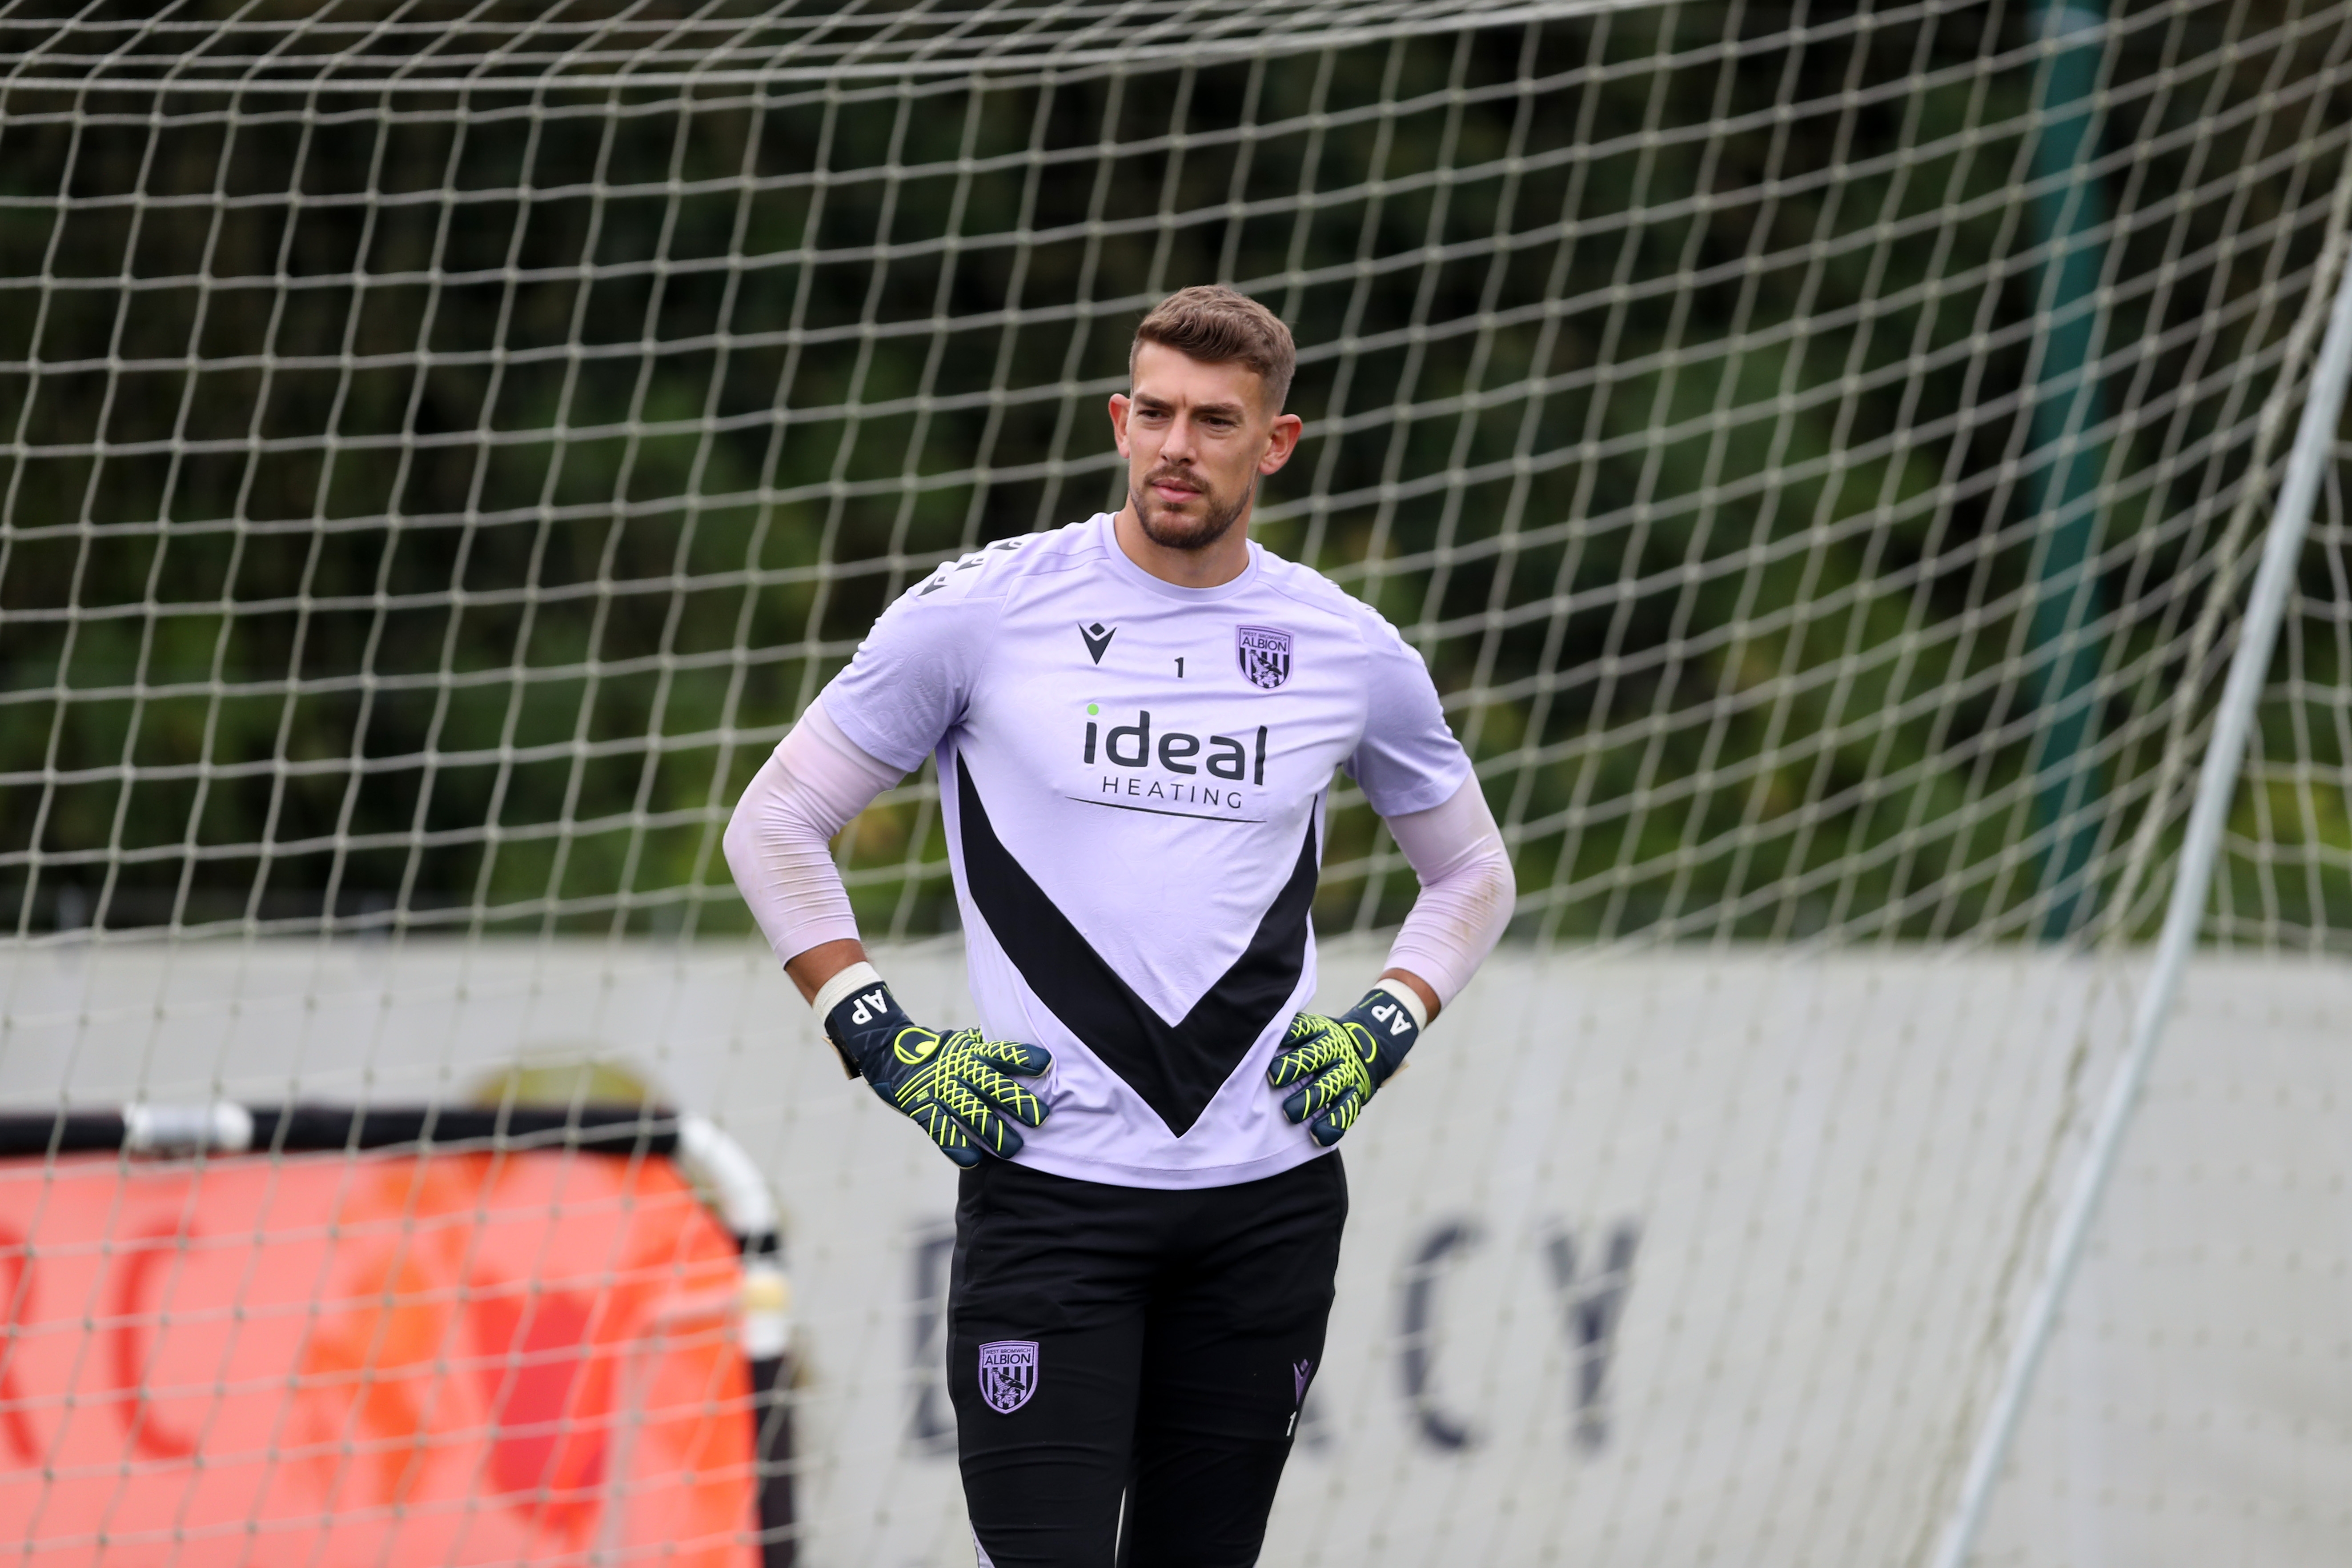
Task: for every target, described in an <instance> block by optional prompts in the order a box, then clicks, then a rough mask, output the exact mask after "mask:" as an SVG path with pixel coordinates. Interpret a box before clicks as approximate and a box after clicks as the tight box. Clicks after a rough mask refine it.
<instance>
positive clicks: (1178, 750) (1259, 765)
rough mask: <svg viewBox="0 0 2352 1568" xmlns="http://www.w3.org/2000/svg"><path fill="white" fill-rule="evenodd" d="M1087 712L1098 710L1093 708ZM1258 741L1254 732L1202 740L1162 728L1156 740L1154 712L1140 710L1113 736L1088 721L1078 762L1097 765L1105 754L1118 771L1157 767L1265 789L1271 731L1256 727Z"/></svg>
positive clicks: (1114, 730) (1116, 726)
mask: <svg viewBox="0 0 2352 1568" xmlns="http://www.w3.org/2000/svg"><path fill="white" fill-rule="evenodd" d="M1094 711H1095V707H1094V705H1092V704H1089V705H1088V707H1087V712H1089V713H1092V712H1094ZM1250 735H1251V731H1243V732H1242V734H1240V735H1209V736H1205V737H1203V736H1200V735H1195V734H1192V733H1190V732H1189V731H1183V730H1169V729H1162V730H1161V731H1160V732H1159V735H1158V737H1157V739H1156V741H1155V738H1154V736H1153V734H1152V730H1151V712H1150V710H1149V709H1145V710H1139V712H1137V714H1136V715H1135V722H1134V723H1132V724H1114V725H1112V726H1111V727H1110V730H1109V731H1108V733H1105V732H1104V731H1103V730H1102V727H1101V726H1100V725H1098V724H1097V723H1096V722H1095V721H1093V720H1092V719H1089V720H1087V734H1086V741H1085V742H1084V743H1083V744H1082V745H1081V746H1080V747H1079V749H1078V760H1079V761H1081V762H1084V763H1088V764H1091V763H1093V762H1094V761H1095V759H1096V757H1097V755H1099V756H1100V757H1101V758H1102V760H1103V761H1104V762H1106V763H1109V764H1110V765H1111V766H1113V767H1118V768H1149V767H1152V766H1155V765H1157V766H1158V767H1159V768H1160V769H1161V770H1162V771H1164V772H1167V773H1184V774H1191V775H1198V774H1201V773H1207V774H1208V776H1209V777H1211V778H1219V779H1224V780H1226V781H1228V782H1229V783H1233V784H1243V783H1248V784H1264V783H1265V737H1266V726H1265V725H1264V724H1259V725H1256V726H1255V740H1250V739H1247V738H1246V737H1249V736H1250Z"/></svg>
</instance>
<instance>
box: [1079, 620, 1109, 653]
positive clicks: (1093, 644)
mask: <svg viewBox="0 0 2352 1568" xmlns="http://www.w3.org/2000/svg"><path fill="white" fill-rule="evenodd" d="M1078 636H1079V637H1083V638H1085V639H1086V644H1087V657H1088V658H1092V659H1093V660H1094V661H1095V662H1096V663H1097V664H1100V663H1101V662H1102V656H1103V655H1104V654H1105V653H1106V652H1108V651H1109V648H1110V639H1111V638H1113V637H1117V636H1118V627H1117V626H1104V625H1103V624H1102V623H1101V622H1100V621H1097V622H1096V623H1095V624H1094V625H1093V626H1080V627H1079V628H1078Z"/></svg>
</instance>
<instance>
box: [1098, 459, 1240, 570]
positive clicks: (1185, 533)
mask: <svg viewBox="0 0 2352 1568" xmlns="http://www.w3.org/2000/svg"><path fill="white" fill-rule="evenodd" d="M1174 472H1175V470H1173V469H1155V470H1154V471H1153V472H1151V473H1150V474H1149V475H1146V476H1145V478H1144V482H1143V483H1142V484H1136V483H1133V482H1132V481H1130V482H1129V485H1128V487H1127V499H1128V501H1129V504H1130V505H1132V506H1133V507H1134V508H1135V520H1136V521H1138V522H1139V523H1141V524H1142V525H1143V537H1144V538H1146V539H1148V540H1150V541H1151V542H1152V543H1154V544H1157V545H1158V546H1160V548H1161V549H1162V550H1185V551H1192V550H1206V549H1208V548H1209V546H1211V545H1212V544H1214V543H1215V542H1217V541H1219V540H1220V539H1223V537H1224V536H1225V535H1226V534H1227V533H1229V532H1231V531H1233V526H1234V522H1235V521H1237V520H1238V519H1239V518H1240V517H1241V515H1242V513H1243V511H1244V510H1247V508H1248V506H1249V503H1250V497H1251V496H1252V495H1253V494H1255V492H1256V489H1257V481H1256V480H1255V479H1252V480H1251V481H1250V483H1249V484H1247V485H1245V486H1244V487H1243V488H1242V492H1241V494H1240V495H1238V496H1236V497H1234V499H1233V500H1231V501H1225V500H1221V499H1219V497H1218V495H1217V493H1216V492H1215V491H1214V490H1212V489H1206V488H1203V489H1202V490H1201V492H1200V497H1201V503H1202V510H1201V515H1200V516H1199V518H1197V519H1193V518H1188V517H1185V516H1183V515H1181V514H1180V513H1177V512H1172V511H1171V510H1168V509H1167V508H1166V507H1163V506H1161V505H1160V503H1159V502H1157V501H1155V500H1152V499H1151V497H1150V494H1149V489H1150V484H1151V481H1152V480H1153V479H1159V478H1160V477H1161V476H1162V475H1163V474H1171V475H1172V474H1173V473H1174ZM1183 477H1184V478H1185V479H1188V480H1190V481H1191V482H1192V483H1194V484H1203V483H1204V481H1203V480H1202V479H1201V478H1200V476H1199V475H1197V474H1186V475H1184V476H1183Z"/></svg>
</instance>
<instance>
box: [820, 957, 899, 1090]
mask: <svg viewBox="0 0 2352 1568" xmlns="http://www.w3.org/2000/svg"><path fill="white" fill-rule="evenodd" d="M913 1024H914V1020H913V1019H912V1018H909V1017H908V1016H907V1011H906V1009H905V1008H903V1007H901V1006H899V1005H898V998H897V997H896V996H893V995H891V994H890V988H889V987H888V986H887V985H885V984H882V982H880V981H879V980H877V981H876V982H874V984H871V985H861V986H859V987H858V988H857V989H856V991H853V992H851V993H850V994H848V995H847V996H845V997H843V998H842V999H841V1000H840V1001H839V1002H836V1003H835V1004H834V1008H833V1011H832V1012H830V1013H827V1014H826V1015H825V1016H824V1037H825V1038H826V1039H827V1040H828V1041H830V1042H831V1043H832V1046H833V1048H834V1050H835V1052H837V1053H839V1055H840V1057H841V1065H842V1068H844V1069H845V1071H846V1072H847V1073H848V1074H849V1076H850V1077H852V1078H862V1077H864V1076H865V1068H864V1064H865V1063H866V1062H867V1061H869V1060H871V1059H872V1058H873V1055H874V1053H875V1052H876V1051H877V1050H880V1049H884V1048H887V1047H888V1046H889V1044H890V1042H891V1041H892V1040H895V1039H897V1038H898V1031H899V1030H901V1029H905V1028H908V1027H911V1026H913Z"/></svg>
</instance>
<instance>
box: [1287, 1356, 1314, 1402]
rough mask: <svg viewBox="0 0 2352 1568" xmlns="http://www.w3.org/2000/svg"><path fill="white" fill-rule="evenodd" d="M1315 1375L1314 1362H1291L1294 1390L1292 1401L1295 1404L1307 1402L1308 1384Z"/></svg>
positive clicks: (1291, 1380) (1291, 1383) (1291, 1382)
mask: <svg viewBox="0 0 2352 1568" xmlns="http://www.w3.org/2000/svg"><path fill="white" fill-rule="evenodd" d="M1314 1375H1315V1363H1313V1362H1311V1361H1295V1362H1292V1363H1290V1385H1291V1388H1292V1389H1293V1391H1294V1392H1293V1394H1292V1395H1291V1400H1290V1402H1291V1403H1292V1404H1293V1405H1303V1404H1305V1403H1306V1402H1307V1383H1308V1381H1309V1380H1310V1379H1312V1378H1313V1377H1314Z"/></svg>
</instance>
